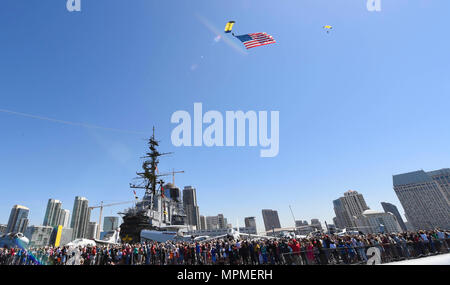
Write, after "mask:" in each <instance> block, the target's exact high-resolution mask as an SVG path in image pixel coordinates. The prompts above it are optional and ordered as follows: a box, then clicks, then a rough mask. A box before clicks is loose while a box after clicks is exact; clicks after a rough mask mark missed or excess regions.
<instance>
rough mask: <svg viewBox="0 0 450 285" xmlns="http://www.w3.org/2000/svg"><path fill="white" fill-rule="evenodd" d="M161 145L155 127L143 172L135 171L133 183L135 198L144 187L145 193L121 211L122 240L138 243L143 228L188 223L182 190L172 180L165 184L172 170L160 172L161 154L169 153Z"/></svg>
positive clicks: (159, 227) (156, 228)
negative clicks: (162, 150)
mask: <svg viewBox="0 0 450 285" xmlns="http://www.w3.org/2000/svg"><path fill="white" fill-rule="evenodd" d="M158 146H159V142H158V141H157V140H156V139H155V131H154V129H153V134H152V137H151V138H150V139H149V140H148V148H149V151H148V152H147V153H146V154H145V156H144V157H142V159H143V160H144V161H143V163H142V171H141V172H137V173H136V174H137V177H136V178H135V180H136V183H130V188H132V189H133V190H134V192H135V196H136V198H137V195H136V190H138V191H139V190H144V191H145V192H144V196H143V197H142V199H140V200H139V199H138V198H137V199H136V203H135V205H134V207H131V208H128V209H126V210H125V211H124V212H123V213H120V214H121V215H122V218H123V223H122V225H121V226H120V238H121V240H122V242H125V243H133V242H139V241H140V234H141V231H142V230H158V231H165V230H166V229H167V228H168V227H170V226H181V225H185V224H186V215H185V213H184V208H183V203H182V201H181V199H180V190H179V189H178V188H177V187H175V185H173V184H172V183H167V184H164V180H163V179H162V177H164V176H168V175H171V173H166V174H159V171H158V164H159V157H161V156H164V155H167V154H170V153H160V152H159V151H158V150H157V147H158ZM173 173H174V172H173ZM173 173H172V175H173Z"/></svg>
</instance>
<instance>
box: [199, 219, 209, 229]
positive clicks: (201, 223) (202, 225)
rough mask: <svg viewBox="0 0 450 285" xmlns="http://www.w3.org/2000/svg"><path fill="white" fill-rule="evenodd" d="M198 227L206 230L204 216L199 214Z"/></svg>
mask: <svg viewBox="0 0 450 285" xmlns="http://www.w3.org/2000/svg"><path fill="white" fill-rule="evenodd" d="M200 229H201V230H202V231H204V230H207V227H206V217H205V216H200Z"/></svg>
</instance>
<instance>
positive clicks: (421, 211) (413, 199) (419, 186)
mask: <svg viewBox="0 0 450 285" xmlns="http://www.w3.org/2000/svg"><path fill="white" fill-rule="evenodd" d="M446 176H447V177H446ZM448 176H449V174H448V169H441V170H436V171H431V172H428V173H427V172H425V171H423V170H419V171H414V172H409V173H404V174H398V175H394V176H393V179H392V180H393V185H394V191H395V193H396V194H397V197H398V199H399V200H400V203H401V204H402V206H403V209H405V214H406V216H407V219H408V221H409V222H410V223H411V224H412V226H413V227H414V229H416V230H428V229H434V228H436V227H440V228H444V229H448V228H450V202H449V199H448ZM441 177H442V178H441Z"/></svg>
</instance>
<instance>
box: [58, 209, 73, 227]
mask: <svg viewBox="0 0 450 285" xmlns="http://www.w3.org/2000/svg"><path fill="white" fill-rule="evenodd" d="M69 218H70V211H69V210H65V209H61V211H60V214H59V225H61V226H63V228H68V227H69V225H70V224H69V222H70V220H69Z"/></svg>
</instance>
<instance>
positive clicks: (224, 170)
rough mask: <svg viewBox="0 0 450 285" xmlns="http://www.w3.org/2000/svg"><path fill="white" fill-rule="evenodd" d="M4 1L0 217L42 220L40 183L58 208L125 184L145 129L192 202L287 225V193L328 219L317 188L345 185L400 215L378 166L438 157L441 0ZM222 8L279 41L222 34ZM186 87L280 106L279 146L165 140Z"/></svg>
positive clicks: (218, 97) (212, 99)
mask: <svg viewBox="0 0 450 285" xmlns="http://www.w3.org/2000/svg"><path fill="white" fill-rule="evenodd" d="M2 2H3V3H2V9H0V25H1V26H2V27H4V29H2V31H1V34H2V35H3V38H5V39H8V41H7V43H6V44H4V45H2V53H1V54H0V62H2V64H1V65H0V78H2V84H0V94H2V102H1V106H0V110H1V111H0V133H1V135H2V139H1V140H0V157H1V158H2V163H1V164H0V173H1V174H2V179H0V189H2V190H1V191H2V202H1V205H0V221H1V223H7V219H8V215H9V211H10V210H11V207H12V206H13V205H15V204H17V203H20V204H23V205H26V206H27V207H29V208H30V219H31V220H30V224H41V223H42V221H43V220H44V215H45V210H46V209H45V207H46V202H47V199H48V198H54V199H58V200H60V201H62V202H63V204H64V205H66V206H68V208H69V210H70V211H71V213H73V209H70V208H71V206H72V201H73V199H74V197H75V196H82V197H87V198H88V199H89V202H90V205H92V206H95V205H99V204H100V202H101V201H104V202H105V203H113V202H119V201H128V200H133V199H134V195H133V192H132V190H131V189H129V188H128V185H129V183H130V182H132V179H133V178H134V177H135V176H136V171H139V169H140V166H141V165H142V161H141V160H140V157H141V156H142V154H143V152H144V151H145V141H144V139H146V138H148V137H149V136H150V135H151V133H152V128H153V127H155V135H156V137H157V138H158V140H160V141H161V143H160V150H161V151H162V152H174V155H171V156H169V157H166V158H164V159H161V164H160V165H159V166H158V167H159V170H160V171H161V172H165V171H170V170H171V169H173V168H175V169H177V170H183V171H185V174H183V175H178V176H177V177H176V184H177V185H179V186H180V189H182V188H183V187H181V186H185V185H193V186H194V187H195V188H196V190H197V194H198V201H197V203H198V205H199V207H200V214H201V215H204V216H211V215H216V214H217V213H222V214H223V215H224V216H226V217H227V218H228V220H229V221H231V222H232V223H233V224H234V223H235V222H236V219H237V218H239V224H243V217H247V216H256V218H257V225H258V227H259V229H261V225H263V222H262V217H261V215H260V211H261V209H275V210H277V211H278V214H279V218H280V222H281V225H282V226H290V225H293V223H294V222H293V219H292V215H291V213H290V210H289V205H292V210H293V212H294V215H295V217H296V218H297V219H301V220H308V221H310V220H311V219H313V218H319V219H320V220H321V221H324V220H325V221H327V222H328V223H331V220H332V218H333V217H334V213H333V209H332V204H331V201H332V200H335V199H336V198H338V197H340V196H341V194H342V193H343V192H345V191H347V190H349V189H353V190H356V191H358V192H360V193H364V197H365V200H366V202H367V204H368V205H369V206H370V207H371V209H373V210H381V206H380V202H381V201H387V202H390V203H393V204H394V205H396V206H397V207H398V208H399V210H400V213H401V214H402V215H403V214H404V211H403V209H402V207H401V205H400V203H399V201H398V199H397V196H396V194H395V192H394V191H393V189H392V175H396V174H399V173H407V172H410V171H416V170H418V169H428V170H433V169H440V168H444V167H448V161H450V153H448V152H445V151H442V150H445V149H446V148H447V142H448V141H449V140H450V134H449V132H445V131H442V130H445V126H446V124H445V122H447V121H449V119H450V117H449V116H450V115H449V112H448V110H447V109H448V108H447V106H449V105H450V97H449V96H448V95H447V94H449V92H450V82H449V80H448V78H450V73H449V72H450V71H449V68H448V66H449V64H448V63H449V62H450V54H449V53H448V50H449V47H450V40H449V38H448V37H445V36H442V29H439V28H437V27H442V25H443V23H444V22H445V19H447V17H448V15H447V14H448V11H449V10H450V2H449V1H445V0H437V1H416V2H411V1H384V2H383V12H380V13H371V12H368V11H367V7H366V5H364V3H359V4H355V3H353V2H356V1H328V0H316V1H293V0H289V1H284V2H283V4H279V3H278V2H274V1H272V0H270V1H269V0H258V1H252V0H249V1H236V0H231V1H227V2H219V1H202V2H195V3H191V2H181V3H178V6H177V9H173V5H171V3H166V2H158V3H157V2H155V1H133V3H129V2H126V1H108V5H104V4H105V3H103V2H105V1H86V5H89V6H86V7H85V8H86V9H83V11H81V12H79V13H78V12H77V13H70V12H67V10H66V8H65V7H64V5H54V3H50V2H52V1H27V0H5V1H2ZM110 2H111V3H110ZM63 4H64V3H63ZM25 7H26V8H25ZM418 18H420V19H423V21H417V19H418ZM230 20H233V21H236V26H235V28H236V30H237V31H239V33H251V32H267V33H268V34H270V35H271V36H273V37H274V39H276V42H277V43H276V44H272V45H268V46H265V47H259V48H255V49H251V50H248V51H247V50H246V49H245V48H244V47H243V46H242V45H241V43H237V44H236V45H232V44H230V37H231V36H227V35H225V34H224V33H223V27H224V24H225V23H226V22H227V21H230ZM100 23H101V24H100ZM405 23H408V26H409V28H405ZM324 25H332V26H333V30H332V31H330V33H326V32H325V31H324V29H323V26H324ZM186 27H189V29H187V28H186ZM217 31H218V32H217ZM167 35H171V36H170V37H168V36H167ZM180 42H182V43H184V44H182V45H180ZM355 42H357V43H358V44H357V45H355V44H351V43H355ZM386 43H389V44H388V45H386ZM267 66H270V68H267ZM195 102H199V103H202V106H203V108H204V110H205V111H206V110H216V111H218V112H220V113H221V114H224V113H225V112H226V111H228V110H232V111H236V110H242V111H249V110H263V111H272V110H274V111H279V118H280V120H279V153H278V155H277V156H276V157H273V158H261V157H260V156H259V151H260V150H259V148H252V147H247V146H244V147H214V148H208V147H175V146H174V145H173V144H172V142H171V132H172V130H173V129H174V127H175V124H173V123H171V120H170V119H171V115H172V114H173V113H174V112H176V111H178V110H186V111H187V112H189V113H191V114H192V113H193V110H192V109H193V104H194V103H195ZM436 102H438V104H437V103H436ZM430 110H432V111H430ZM205 127H206V125H205ZM137 192H138V193H137V194H138V196H142V195H143V193H142V192H139V190H137ZM19 200H20V201H19ZM125 207H126V206H123V207H110V208H108V209H106V210H105V213H104V215H111V214H114V215H115V214H116V213H117V212H119V211H120V210H122V209H123V208H125ZM98 214H99V211H98V209H96V210H93V211H92V215H91V221H96V220H98Z"/></svg>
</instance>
